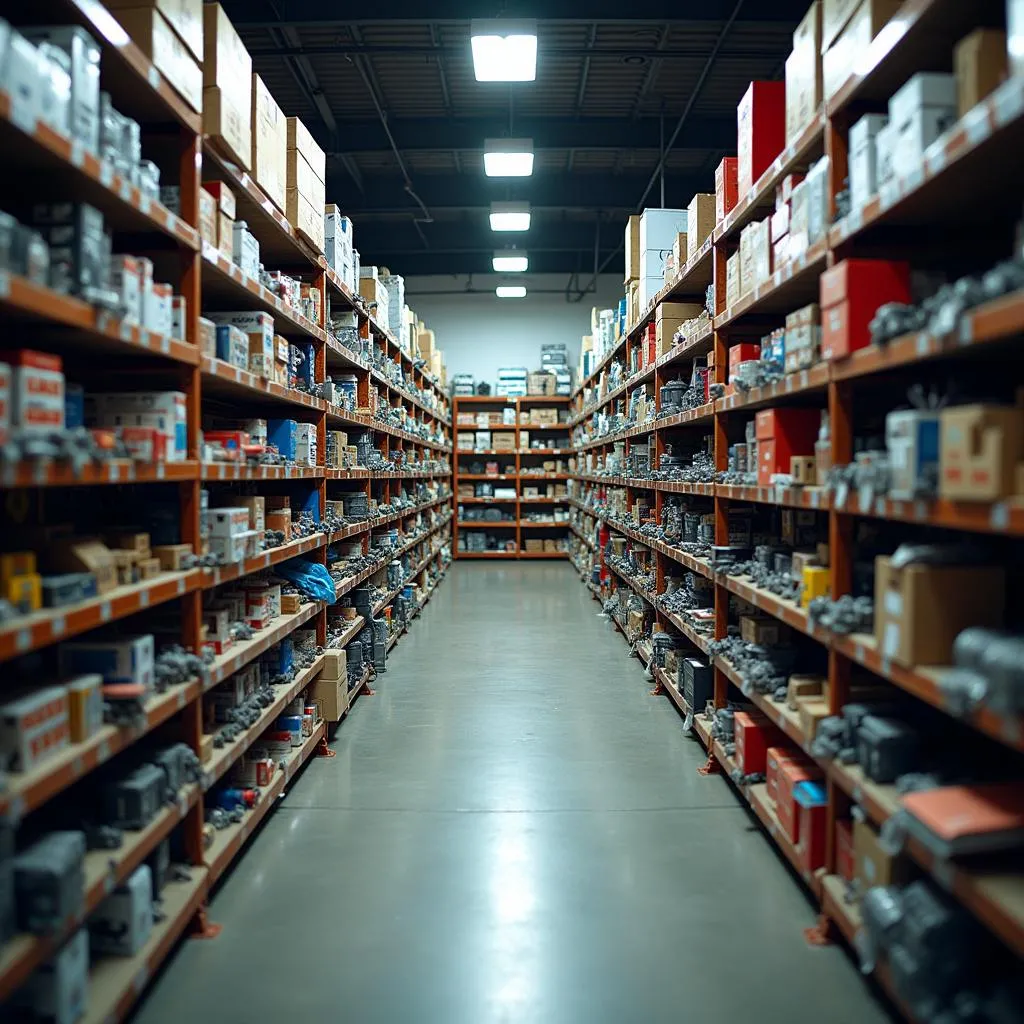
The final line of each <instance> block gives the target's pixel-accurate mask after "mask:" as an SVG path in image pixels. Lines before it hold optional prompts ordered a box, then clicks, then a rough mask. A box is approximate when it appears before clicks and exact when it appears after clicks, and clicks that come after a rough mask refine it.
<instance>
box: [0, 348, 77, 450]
mask: <svg viewBox="0 0 1024 1024" xmlns="http://www.w3.org/2000/svg"><path fill="white" fill-rule="evenodd" d="M0 360H2V361H3V363H4V364H6V365H8V366H10V367H11V383H10V389H9V394H10V421H11V424H12V425H13V426H15V427H18V428H19V429H20V430H21V431H23V432H25V433H29V434H37V433H42V434H48V433H51V432H53V431H61V430H63V429H64V373H63V369H62V363H61V359H60V356H55V355H51V354H50V353H49V352H36V351H33V350H32V349H27V348H23V349H18V350H17V351H9V352H2V353H0Z"/></svg>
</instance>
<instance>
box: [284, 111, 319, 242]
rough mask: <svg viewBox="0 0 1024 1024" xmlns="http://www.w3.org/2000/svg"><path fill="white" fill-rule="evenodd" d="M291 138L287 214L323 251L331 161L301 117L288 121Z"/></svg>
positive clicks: (288, 154) (288, 164)
mask: <svg viewBox="0 0 1024 1024" xmlns="http://www.w3.org/2000/svg"><path fill="white" fill-rule="evenodd" d="M287 136H288V137H287V142H288V150H287V165H286V166H287V203H286V208H285V213H286V215H287V217H288V220H289V221H290V222H291V225H292V227H293V228H294V229H295V231H296V233H297V234H298V235H299V237H300V238H302V239H304V240H305V241H306V242H308V243H309V244H310V245H311V246H312V247H313V248H314V249H315V250H316V251H317V252H323V251H324V210H325V208H326V186H325V185H324V182H325V181H326V178H327V158H326V156H325V154H324V151H323V150H322V149H321V148H320V147H319V146H318V145H317V143H316V140H315V139H314V138H313V136H312V135H311V134H310V133H309V129H308V128H306V126H305V125H304V124H303V123H302V122H301V121H300V120H299V119H298V118H297V117H289V118H288V119H287Z"/></svg>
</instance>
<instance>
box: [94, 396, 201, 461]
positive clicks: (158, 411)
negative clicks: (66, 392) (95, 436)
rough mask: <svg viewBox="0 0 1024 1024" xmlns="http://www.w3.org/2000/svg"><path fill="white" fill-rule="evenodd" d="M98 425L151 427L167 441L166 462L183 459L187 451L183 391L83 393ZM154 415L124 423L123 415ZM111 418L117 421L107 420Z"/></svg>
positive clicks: (186, 424) (186, 417) (185, 410)
mask: <svg viewBox="0 0 1024 1024" xmlns="http://www.w3.org/2000/svg"><path fill="white" fill-rule="evenodd" d="M86 403H87V409H86V412H87V415H88V412H89V410H90V409H92V410H94V411H95V413H94V414H95V418H96V421H97V423H98V424H99V425H101V426H119V425H130V426H137V427H154V428H155V429H157V430H159V431H160V433H161V434H162V436H163V437H164V439H165V441H166V448H167V461H168V462H182V461H183V460H184V459H185V457H186V455H187V453H188V411H187V408H186V405H185V394H184V392H182V391H126V392H108V393H103V394H98V395H86ZM129 416H131V417H157V418H156V419H146V420H144V421H142V420H139V421H135V420H133V421H131V422H130V423H127V422H125V419H126V417H129ZM112 417H113V418H114V419H115V420H117V421H118V422H115V423H110V422H109V420H110V419H111V418H112Z"/></svg>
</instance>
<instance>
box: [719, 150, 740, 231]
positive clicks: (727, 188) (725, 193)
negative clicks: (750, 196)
mask: <svg viewBox="0 0 1024 1024" xmlns="http://www.w3.org/2000/svg"><path fill="white" fill-rule="evenodd" d="M738 173H739V161H738V160H737V159H736V157H734V156H727V157H725V159H724V160H722V162H721V163H720V164H719V165H718V167H717V168H716V169H715V219H716V221H722V220H724V219H725V217H726V215H727V214H728V213H729V211H730V210H732V208H733V207H734V206H735V205H736V203H737V202H739V182H738V177H737V175H738Z"/></svg>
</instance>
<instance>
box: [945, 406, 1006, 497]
mask: <svg viewBox="0 0 1024 1024" xmlns="http://www.w3.org/2000/svg"><path fill="white" fill-rule="evenodd" d="M941 435H942V436H941V440H940V444H939V452H940V456H939V459H940V461H939V497H941V498H948V499H950V500H953V501H998V500H1000V499H1001V498H1006V497H1009V496H1010V495H1012V494H1013V493H1014V492H1015V490H1016V486H1017V468H1018V466H1019V465H1020V463H1021V462H1022V461H1024V409H1019V408H1011V407H1010V406H1001V405H960V406H954V407H953V408H951V409H943V411H942V417H941Z"/></svg>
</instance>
